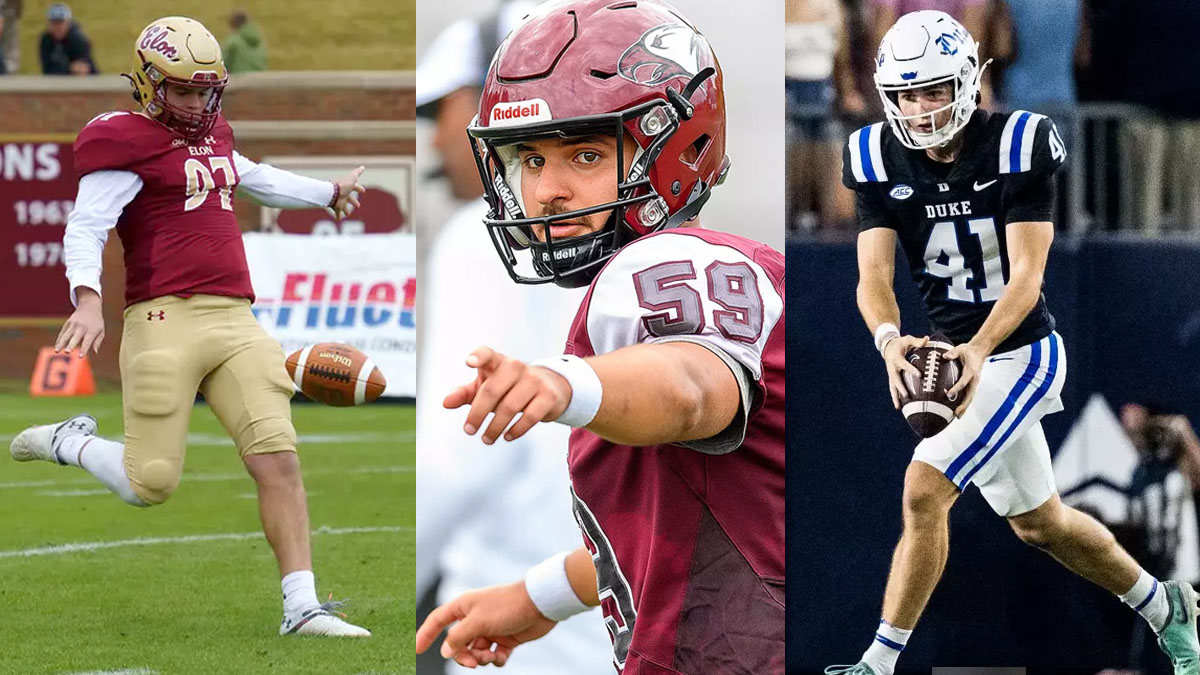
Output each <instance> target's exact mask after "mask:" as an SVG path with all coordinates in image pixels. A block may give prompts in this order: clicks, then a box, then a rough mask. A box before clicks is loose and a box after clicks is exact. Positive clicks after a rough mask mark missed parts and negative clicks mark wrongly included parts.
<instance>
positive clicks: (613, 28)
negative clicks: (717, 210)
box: [467, 0, 729, 288]
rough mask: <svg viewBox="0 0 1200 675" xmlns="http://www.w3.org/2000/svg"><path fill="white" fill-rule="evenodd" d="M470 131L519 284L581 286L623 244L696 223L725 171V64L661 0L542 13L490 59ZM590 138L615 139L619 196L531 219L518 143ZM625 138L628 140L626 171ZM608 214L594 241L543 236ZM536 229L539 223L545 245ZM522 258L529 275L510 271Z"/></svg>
mask: <svg viewBox="0 0 1200 675" xmlns="http://www.w3.org/2000/svg"><path fill="white" fill-rule="evenodd" d="M467 133H468V135H469V136H470V137H471V139H472V141H471V142H472V146H473V147H474V149H475V158H476V163H477V164H478V166H479V172H480V177H481V178H482V180H483V184H484V190H485V198H486V199H487V201H488V204H489V206H490V207H491V208H490V211H489V213H488V215H487V217H486V218H485V219H484V223H485V224H486V225H487V227H488V232H489V233H490V235H491V237H492V241H493V243H495V245H496V250H497V251H498V252H499V253H500V257H501V258H502V259H503V260H504V263H505V265H506V266H507V267H508V270H509V274H510V275H511V276H512V278H513V279H514V280H515V281H517V282H518V283H544V282H548V281H553V282H554V283H556V284H558V285H559V286H564V287H568V288H571V287H577V286H583V285H586V284H588V283H590V282H591V280H592V279H593V278H594V277H595V275H596V273H597V272H599V270H600V267H601V266H603V265H604V263H605V262H606V261H607V260H608V259H609V258H611V257H612V256H613V255H614V254H615V253H616V252H617V251H618V250H619V249H620V248H621V247H622V246H624V245H625V244H627V243H629V242H630V241H633V240H634V239H637V238H638V237H641V236H644V235H646V234H649V233H650V232H655V231H657V230H661V229H666V228H671V227H678V226H679V225H681V224H683V223H685V222H687V221H688V220H691V219H693V218H695V217H696V215H697V214H698V213H699V212H700V208H701V207H702V206H703V205H704V203H705V202H706V201H707V200H708V197H709V193H710V190H712V188H713V186H714V185H718V184H720V182H721V181H722V180H723V179H724V177H725V172H726V171H727V170H728V168H729V158H728V157H726V156H725V94H724V91H723V89H722V83H721V67H720V65H719V64H718V63H717V58H716V55H715V54H713V51H712V48H711V47H709V44H708V41H707V40H706V39H705V38H704V36H703V35H701V34H700V33H699V32H698V31H697V30H696V28H695V27H694V26H692V25H691V23H689V22H688V20H687V19H685V18H684V17H683V16H682V15H681V14H679V12H678V11H676V10H675V9H674V8H673V7H671V6H670V5H668V4H666V3H665V2H660V1H659V0H627V1H617V0H574V1H558V2H548V3H546V4H544V5H540V6H539V7H537V8H536V9H535V10H534V11H533V12H532V13H531V14H530V15H529V16H528V17H526V18H525V20H524V21H523V22H522V23H521V25H520V26H518V27H517V28H516V29H515V30H513V32H512V33H511V34H510V35H509V36H508V38H507V39H505V41H504V42H503V43H502V44H501V45H500V48H499V49H498V50H497V51H496V55H495V57H494V58H493V60H492V65H491V68H490V69H489V71H488V74H487V81H486V82H485V83H484V88H483V94H482V95H481V96H480V103H479V114H478V116H477V117H476V118H475V121H474V122H473V123H472V124H471V126H470V127H469V128H468V129H467ZM593 134H606V135H609V136H614V137H615V138H616V147H617V175H616V176H615V177H614V178H615V180H616V181H617V199H616V201H613V202H609V203H606V204H597V205H595V206H590V207H588V208H584V209H577V210H574V211H569V212H565V213H559V214H556V215H553V216H543V217H536V218H529V217H526V215H525V213H524V205H523V202H522V200H521V175H520V171H521V166H520V160H519V158H518V154H517V151H516V147H515V145H516V144H517V143H522V142H527V141H530V140H537V139H543V138H570V137H576V136H587V135H593ZM626 136H629V137H631V138H632V139H633V140H634V141H635V142H636V144H637V149H636V150H635V152H634V157H633V160H632V163H631V164H630V168H629V171H628V172H624V170H623V167H624V166H625V161H624V157H623V154H624V139H625V137H626ZM623 173H624V175H622V174H623ZM609 210H611V211H612V215H611V216H610V218H609V221H608V223H607V225H606V226H605V227H604V228H603V229H602V230H601V231H599V232H595V233H591V234H586V235H580V236H576V237H569V238H560V239H558V240H555V239H554V238H553V236H552V235H551V233H550V228H549V225H551V224H554V223H557V222H561V221H566V220H572V219H577V218H580V217H581V216H585V215H589V214H593V213H600V212H603V211H609ZM532 225H542V226H546V227H544V229H543V231H544V232H545V237H546V241H539V240H538V239H537V238H536V237H535V236H534V234H533V230H532V228H531V226H532ZM523 249H528V250H530V251H531V256H530V257H531V259H532V260H531V263H532V273H527V272H525V271H524V270H523V269H518V266H519V265H522V263H521V262H519V260H518V257H517V255H516V251H518V250H523ZM522 267H523V265H522Z"/></svg>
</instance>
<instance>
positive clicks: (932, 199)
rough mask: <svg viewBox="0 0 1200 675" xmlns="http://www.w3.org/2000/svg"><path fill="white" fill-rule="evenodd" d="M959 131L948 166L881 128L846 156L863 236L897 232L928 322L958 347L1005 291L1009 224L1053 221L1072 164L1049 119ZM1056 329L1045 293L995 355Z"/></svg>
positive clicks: (873, 128) (1007, 119) (1025, 116)
mask: <svg viewBox="0 0 1200 675" xmlns="http://www.w3.org/2000/svg"><path fill="white" fill-rule="evenodd" d="M960 133H963V134H966V136H965V137H964V139H963V147H962V150H961V151H959V155H958V157H957V158H956V159H955V161H953V162H950V163H940V162H936V161H934V160H932V159H930V158H929V157H928V155H926V154H925V151H924V150H910V149H908V148H906V147H904V146H903V145H902V144H901V143H900V141H899V139H897V138H896V136H895V134H893V133H892V131H891V129H890V128H889V127H888V125H887V124H886V123H883V122H881V123H878V124H872V125H870V126H866V127H863V128H862V129H859V130H858V131H855V132H854V133H853V134H850V140H849V142H848V143H847V144H846V148H845V150H844V151H843V154H842V182H843V183H845V184H846V187H849V188H851V189H853V190H854V191H855V192H856V193H857V206H858V209H857V211H858V225H859V230H860V231H865V230H869V229H872V228H876V227H887V228H890V229H893V230H895V231H896V233H897V236H898V237H899V239H900V244H901V246H902V247H903V248H904V253H905V256H906V257H907V258H908V264H909V268H910V269H911V271H912V276H913V279H914V280H915V281H916V282H917V285H918V287H919V288H920V291H921V295H922V296H923V297H924V299H925V311H926V313H927V314H928V315H929V322H930V324H932V327H933V329H934V331H935V332H939V333H943V334H945V336H946V337H947V338H949V339H950V341H951V342H953V343H954V344H961V343H964V342H968V341H970V340H971V338H973V337H974V336H975V333H976V332H978V331H979V328H980V326H982V325H983V322H984V320H985V319H987V316H988V313H989V312H990V311H991V309H992V305H994V304H995V302H996V300H998V299H999V298H1000V295H1001V293H1003V291H1004V287H1005V286H1006V285H1007V284H1008V276H1009V264H1008V250H1007V246H1006V237H1005V226H1007V225H1008V224H1009V223H1019V222H1031V221H1032V222H1044V221H1050V220H1053V212H1054V191H1055V178H1054V174H1055V173H1056V172H1057V171H1058V169H1059V168H1060V167H1061V166H1062V164H1063V161H1064V160H1065V159H1066V150H1065V149H1064V146H1063V143H1062V139H1061V138H1059V136H1058V131H1057V129H1055V128H1054V123H1053V122H1052V121H1051V120H1050V118H1048V117H1046V116H1045V115H1038V114H1035V113H1031V112H1027V111H1024V110H1018V111H1016V112H1013V113H1009V114H989V113H987V112H984V111H982V110H979V111H976V112H975V114H974V115H973V116H972V118H971V121H970V122H969V123H968V124H967V126H966V127H965V128H964V129H963V130H962V131H961V132H960ZM1052 330H1054V317H1052V316H1051V315H1050V312H1049V310H1047V309H1046V298H1045V295H1044V294H1043V295H1040V296H1039V297H1038V301H1037V304H1036V305H1034V307H1033V309H1032V310H1031V311H1030V312H1029V315H1028V316H1026V317H1025V319H1024V320H1023V321H1022V322H1021V324H1020V325H1019V326H1017V328H1016V330H1014V331H1013V332H1012V334H1011V335H1009V336H1008V338H1006V339H1005V340H1004V342H1002V343H1000V345H998V346H997V348H996V352H1004V351H1009V350H1011V349H1016V348H1018V347H1022V346H1024V345H1027V344H1030V343H1032V342H1036V341H1038V340H1040V339H1042V338H1044V337H1046V335H1048V334H1049V333H1050V331H1052Z"/></svg>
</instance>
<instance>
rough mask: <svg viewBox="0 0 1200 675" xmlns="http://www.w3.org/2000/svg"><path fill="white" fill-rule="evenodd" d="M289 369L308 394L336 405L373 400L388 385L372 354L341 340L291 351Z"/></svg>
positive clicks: (327, 403) (302, 389) (313, 398)
mask: <svg viewBox="0 0 1200 675" xmlns="http://www.w3.org/2000/svg"><path fill="white" fill-rule="evenodd" d="M287 371H288V375H291V377H292V381H293V382H295V383H296V387H297V388H299V389H300V391H302V392H304V395H305V396H307V397H309V398H311V399H312V400H314V401H316V402H318V403H324V404H325V405H331V406H336V407H343V406H351V405H360V404H363V403H370V402H371V401H374V400H375V399H377V398H379V396H380V395H381V394H382V393H383V390H384V389H385V388H386V387H387V380H385V379H384V377H383V373H381V372H380V371H379V368H378V367H376V366H375V362H374V361H372V360H371V357H369V356H367V355H366V354H364V353H362V352H361V351H359V350H357V349H355V348H354V347H351V346H350V345H345V344H341V343H338V342H321V343H319V344H315V345H310V346H308V347H305V348H304V349H301V350H299V351H296V352H292V354H291V355H290V356H288V357H287Z"/></svg>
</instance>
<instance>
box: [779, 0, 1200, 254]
mask: <svg viewBox="0 0 1200 675" xmlns="http://www.w3.org/2000/svg"><path fill="white" fill-rule="evenodd" d="M785 4H786V7H787V9H786V22H787V25H786V38H785V76H786V88H787V107H788V112H787V116H788V149H789V152H788V158H789V159H788V166H787V182H788V201H787V204H788V206H787V214H786V215H787V228H788V232H789V234H798V233H818V234H821V235H822V236H828V235H831V236H835V237H837V236H846V237H848V236H852V235H853V233H854V232H855V225H854V203H853V199H852V196H851V194H850V192H849V191H848V190H845V189H843V188H842V187H841V180H840V177H841V172H840V166H841V146H842V145H843V144H844V142H845V139H846V137H847V136H848V135H849V134H850V133H851V132H852V131H854V130H855V129H857V128H859V127H860V126H863V125H866V124H870V123H873V122H877V121H880V120H883V119H884V115H883V109H882V104H881V102H880V99H879V96H878V94H877V93H876V90H875V87H874V83H873V80H872V75H873V73H874V57H875V54H876V51H877V49H878V45H879V42H880V40H881V39H882V37H883V34H884V33H885V32H886V31H887V30H888V28H889V27H890V26H891V25H892V24H893V23H894V22H895V20H896V18H897V17H899V16H901V15H903V14H905V13H908V12H911V11H916V10H919V9H937V10H941V11H944V12H947V13H948V14H951V15H952V16H954V17H955V18H956V19H958V20H959V21H960V22H961V23H962V24H963V26H964V27H966V28H967V30H968V31H970V33H971V35H972V36H973V37H974V38H975V39H976V40H977V41H978V42H979V43H980V55H981V58H982V59H983V60H985V61H986V60H987V59H991V65H990V66H989V67H988V69H987V71H986V72H985V74H984V80H983V83H982V96H983V100H982V105H983V107H984V108H986V109H988V110H991V111H1009V110H1032V111H1035V112H1039V113H1043V114H1046V115H1049V116H1050V117H1051V118H1052V119H1054V120H1055V122H1056V124H1057V126H1058V130H1059V133H1060V135H1061V136H1062V137H1063V140H1064V142H1065V143H1066V144H1067V146H1068V156H1069V158H1070V159H1071V162H1070V165H1069V169H1068V173H1067V175H1066V176H1064V177H1063V178H1062V179H1061V180H1060V186H1061V189H1060V193H1061V194H1060V200H1059V203H1060V209H1059V217H1058V218H1057V224H1058V226H1059V228H1060V229H1063V230H1071V231H1076V232H1081V231H1095V230H1116V229H1125V230H1138V231H1141V232H1143V233H1145V234H1147V235H1157V234H1162V233H1185V234H1190V235H1192V236H1197V235H1200V163H1198V162H1196V161H1195V157H1197V156H1198V155H1197V153H1198V152H1200V69H1197V68H1195V66H1194V56H1193V55H1192V54H1191V50H1192V48H1191V46H1190V45H1191V42H1192V41H1193V40H1194V36H1195V35H1198V34H1200V3H1195V2H1184V1H1183V0H1055V2H1047V1H1046V0H786V2H785Z"/></svg>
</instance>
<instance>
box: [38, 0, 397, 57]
mask: <svg viewBox="0 0 1200 675" xmlns="http://www.w3.org/2000/svg"><path fill="white" fill-rule="evenodd" d="M53 2H54V0H25V9H24V15H23V17H22V19H21V24H20V31H21V32H20V36H21V37H20V39H21V72H22V73H25V74H35V73H41V72H42V67H41V63H40V61H39V56H38V40H39V39H40V38H41V34H42V31H43V30H45V28H46V10H47V9H48V8H49V7H50V5H51V4H53ZM68 4H69V5H70V6H71V10H72V12H73V13H74V15H75V19H76V20H77V21H79V24H80V25H81V26H82V27H83V31H84V34H86V35H87V36H88V39H90V40H91V41H92V56H93V58H94V59H95V61H96V65H97V67H99V68H100V72H102V73H110V74H111V73H119V72H122V71H128V70H129V67H130V59H131V58H132V56H133V43H134V40H136V39H137V36H138V33H139V32H140V31H141V30H142V29H143V28H145V27H146V24H148V23H150V22H151V21H153V20H154V19H157V18H158V17H160V16H167V15H182V16H190V17H192V18H194V19H197V20H199V21H200V22H201V23H203V24H204V25H205V26H206V27H207V28H208V30H209V31H211V32H212V34H213V35H214V36H216V38H217V40H224V39H225V38H226V37H227V36H228V35H229V33H230V32H231V31H230V28H229V22H228V17H229V14H230V12H232V11H233V10H234V9H235V8H244V9H246V10H247V11H248V12H249V14H250V18H251V19H253V20H254V21H256V22H257V23H258V24H259V26H260V27H261V28H262V30H263V34H264V35H265V36H266V40H267V54H268V57H267V67H268V68H269V69H271V70H411V69H413V68H415V67H416V3H415V2H414V0H399V1H396V0H338V1H337V2H329V1H328V0H257V1H256V2H245V1H244V0H172V2H170V3H148V2H146V1H145V0H88V1H86V2H79V1H76V2H69V3H68Z"/></svg>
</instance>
